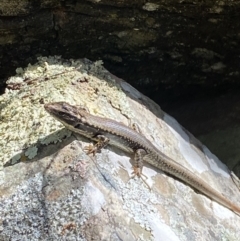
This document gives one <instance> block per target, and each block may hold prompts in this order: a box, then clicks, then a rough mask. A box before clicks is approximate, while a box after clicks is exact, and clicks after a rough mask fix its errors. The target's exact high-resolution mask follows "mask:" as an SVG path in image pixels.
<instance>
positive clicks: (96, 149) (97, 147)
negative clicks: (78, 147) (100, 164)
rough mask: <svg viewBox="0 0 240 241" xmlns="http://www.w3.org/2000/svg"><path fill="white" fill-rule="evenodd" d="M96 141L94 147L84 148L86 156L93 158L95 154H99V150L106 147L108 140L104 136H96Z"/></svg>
mask: <svg viewBox="0 0 240 241" xmlns="http://www.w3.org/2000/svg"><path fill="white" fill-rule="evenodd" d="M95 138H96V139H97V143H96V144H94V145H89V146H87V147H85V148H84V150H86V151H87V154H88V155H89V154H93V156H95V154H96V153H97V152H100V150H101V149H102V148H104V147H106V146H107V145H108V143H109V141H110V140H109V139H108V138H107V137H106V136H104V135H97V136H96V137H95Z"/></svg>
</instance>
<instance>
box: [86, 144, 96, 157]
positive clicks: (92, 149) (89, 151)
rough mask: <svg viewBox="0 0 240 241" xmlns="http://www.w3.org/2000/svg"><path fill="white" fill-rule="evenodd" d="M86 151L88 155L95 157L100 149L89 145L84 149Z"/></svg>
mask: <svg viewBox="0 0 240 241" xmlns="http://www.w3.org/2000/svg"><path fill="white" fill-rule="evenodd" d="M84 150H85V151H86V153H87V154H88V155H90V154H93V156H95V155H96V153H97V151H98V148H97V147H96V146H94V145H89V146H86V147H84Z"/></svg>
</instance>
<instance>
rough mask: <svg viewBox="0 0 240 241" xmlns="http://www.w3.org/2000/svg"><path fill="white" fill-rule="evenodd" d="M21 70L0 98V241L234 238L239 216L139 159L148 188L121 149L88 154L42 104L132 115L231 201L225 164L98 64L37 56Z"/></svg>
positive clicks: (124, 118)
mask: <svg viewBox="0 0 240 241" xmlns="http://www.w3.org/2000/svg"><path fill="white" fill-rule="evenodd" d="M17 72H18V75H17V76H15V77H11V78H10V79H9V80H8V89H7V90H6V92H5V94H4V95H3V96H1V97H0V106H1V123H0V133H1V140H0V146H1V147H0V149H1V150H2V151H1V153H0V154H1V156H0V157H1V172H0V183H1V186H0V196H1V198H0V240H4V241H5V240H9V238H10V237H11V239H12V240H19V238H20V239H21V240H238V238H239V236H240V231H239V228H238V227H239V226H240V217H239V216H237V215H235V214H234V213H233V212H231V211H230V210H228V209H226V208H224V207H222V206H221V205H219V204H217V203H215V202H212V201H211V200H210V199H209V198H207V197H205V196H204V195H201V194H199V193H197V192H195V191H194V190H193V189H192V188H190V187H189V186H187V185H185V184H184V183H182V182H180V181H178V180H176V179H175V178H174V177H170V176H167V175H165V174H163V173H162V172H161V171H160V170H157V169H155V168H154V167H151V166H149V165H145V166H144V169H143V172H144V174H145V175H146V176H147V179H146V182H147V183H148V185H150V186H151V190H150V189H149V187H148V186H147V185H146V184H145V182H143V180H141V179H138V178H134V179H131V178H130V176H131V172H132V168H131V163H130V162H129V159H130V157H129V156H126V155H125V153H123V152H122V151H120V150H118V149H115V148H112V147H108V148H106V149H104V150H102V152H101V153H99V154H97V155H96V157H91V156H88V155H86V154H85V152H84V151H83V149H84V147H85V146H86V145H88V144H89V142H88V140H86V139H83V138H80V137H78V136H75V135H74V134H72V133H71V132H69V131H67V130H66V129H65V128H63V126H61V124H59V123H58V122H57V121H55V120H54V119H53V118H52V117H51V116H49V115H48V114H47V113H46V112H45V111H44V109H43V104H44V103H47V102H51V101H61V100H64V101H66V102H69V103H71V104H78V105H84V106H87V107H88V109H89V111H90V112H91V113H93V114H95V115H99V116H106V117H109V118H112V119H116V120H118V121H121V122H124V123H125V124H128V122H129V121H130V120H131V121H132V122H135V123H137V124H138V125H139V126H140V128H141V131H142V133H143V134H144V135H145V136H146V137H147V138H148V139H149V140H150V141H151V142H153V144H154V145H156V146H157V147H158V148H159V149H160V150H161V151H162V152H164V153H165V154H166V155H168V156H170V157H171V158H173V159H174V160H176V161H177V162H179V163H181V164H182V165H184V166H186V167H187V168H188V169H190V170H191V171H193V172H194V173H195V174H196V175H198V176H200V177H201V178H202V179H204V180H205V181H207V182H208V183H209V185H211V186H213V187H214V188H216V189H217V190H219V191H220V192H222V193H224V194H225V195H226V196H228V197H229V198H231V199H232V200H233V201H235V202H237V201H238V200H239V198H240V194H239V190H238V189H237V187H236V186H235V184H234V183H233V182H232V180H231V177H230V175H229V171H228V169H227V168H226V166H224V165H223V164H222V163H221V162H220V161H219V160H218V159H217V158H216V156H214V155H213V154H211V153H210V151H209V150H208V149H207V148H206V147H204V146H203V145H202V144H201V143H200V142H199V141H197V140H196V139H195V138H194V137H193V136H192V135H191V134H190V133H188V132H187V131H186V130H184V129H183V128H182V127H181V126H180V125H179V124H178V123H177V121H176V120H174V119H173V118H172V117H171V116H169V115H167V114H166V113H164V112H163V111H162V110H161V109H160V107H159V106H157V105H156V104H155V103H154V102H152V101H151V100H150V99H148V98H147V97H145V96H144V95H142V94H141V93H139V92H138V91H137V90H135V89H134V88H133V87H131V86H130V85H129V84H127V83H126V82H124V81H123V80H121V79H119V78H117V77H115V76H114V75H112V74H110V73H109V72H108V71H107V70H105V69H104V68H103V67H102V66H101V61H99V62H96V63H92V62H90V61H88V60H86V59H85V60H62V59H61V58H59V57H49V58H39V62H38V63H37V64H35V65H29V66H28V67H27V68H26V69H22V68H19V69H18V70H17ZM77 139H78V140H77Z"/></svg>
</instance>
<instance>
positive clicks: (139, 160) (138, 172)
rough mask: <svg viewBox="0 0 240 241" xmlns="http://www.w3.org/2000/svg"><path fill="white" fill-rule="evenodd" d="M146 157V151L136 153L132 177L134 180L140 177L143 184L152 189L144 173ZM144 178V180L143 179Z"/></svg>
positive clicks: (141, 150)
mask: <svg viewBox="0 0 240 241" xmlns="http://www.w3.org/2000/svg"><path fill="white" fill-rule="evenodd" d="M145 155H146V151H145V150H144V149H137V150H136V151H135V153H134V159H133V160H134V164H133V172H132V174H133V175H132V177H131V178H134V177H135V176H137V177H140V178H141V179H142V180H143V182H144V183H145V184H146V185H147V186H148V187H149V189H151V187H150V186H149V184H148V183H147V181H146V180H147V178H148V177H147V176H146V175H144V174H143V173H142V169H143V157H144V156H145ZM143 177H144V178H143Z"/></svg>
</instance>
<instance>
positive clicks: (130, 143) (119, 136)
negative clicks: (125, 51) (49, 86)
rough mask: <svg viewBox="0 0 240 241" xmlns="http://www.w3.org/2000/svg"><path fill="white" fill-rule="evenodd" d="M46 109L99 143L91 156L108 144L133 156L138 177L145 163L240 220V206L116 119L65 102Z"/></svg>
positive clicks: (68, 125) (90, 151)
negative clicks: (180, 182)
mask: <svg viewBox="0 0 240 241" xmlns="http://www.w3.org/2000/svg"><path fill="white" fill-rule="evenodd" d="M44 108H45V110H46V111H47V112H48V113H49V114H50V115H51V116H53V117H54V118H55V119H57V120H58V121H60V122H61V123H62V124H63V125H64V126H65V127H66V128H67V129H69V130H70V131H72V132H74V133H77V134H80V135H81V136H84V137H87V138H88V139H90V140H92V141H95V142H96V144H95V145H94V146H92V147H89V148H87V149H88V153H92V154H93V155H94V154H95V153H96V152H99V151H100V150H101V149H102V148H104V147H106V146H107V145H108V144H110V145H112V146H115V147H117V148H119V149H121V150H123V151H125V152H127V153H128V154H130V155H134V165H133V169H134V174H135V175H137V176H140V175H141V174H142V168H143V162H147V163H148V164H150V165H152V166H154V167H155V168H157V169H160V170H161V171H163V172H165V173H167V174H170V175H171V176H173V177H175V178H177V179H179V180H180V181H182V182H183V183H186V184H187V185H189V186H190V187H192V188H193V189H195V190H197V191H199V192H201V193H202V194H204V195H205V196H207V197H208V198H210V199H211V200H213V201H215V202H217V203H219V204H221V205H222V206H224V207H226V208H228V209H230V210H232V211H233V212H234V213H236V214H237V215H238V216H240V206H239V205H237V204H235V203H234V202H232V201H230V200H229V199H228V198H227V197H225V196H224V195H223V194H222V193H221V192H219V191H217V190H215V189H214V188H213V187H211V186H210V185H209V184H208V183H207V182H206V181H204V180H202V179H201V178H200V177H198V176H197V175H196V174H194V172H192V171H190V170H189V169H188V168H186V167H184V166H183V165H182V164H180V163H178V162H176V161H174V160H173V159H172V158H170V157H168V156H167V155H165V154H164V153H163V152H162V151H160V150H159V149H158V148H157V147H156V146H155V145H154V144H152V143H151V142H150V141H149V140H148V139H147V138H146V137H145V136H144V135H142V134H141V133H139V132H137V131H136V130H134V129H132V128H130V127H128V126H126V125H124V124H122V123H120V122H118V121H115V120H113V119H109V118H103V117H99V116H95V115H92V114H90V113H89V112H88V111H86V109H84V108H82V107H78V106H74V105H70V104H68V103H66V102H52V103H46V104H45V105H44Z"/></svg>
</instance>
